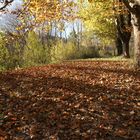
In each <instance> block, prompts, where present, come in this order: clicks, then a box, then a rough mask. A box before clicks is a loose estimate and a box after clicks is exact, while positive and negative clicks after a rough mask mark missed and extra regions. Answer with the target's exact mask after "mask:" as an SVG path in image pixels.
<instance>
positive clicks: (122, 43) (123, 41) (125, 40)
mask: <svg viewBox="0 0 140 140" xmlns="http://www.w3.org/2000/svg"><path fill="white" fill-rule="evenodd" d="M116 26H117V40H116V47H117V51H118V56H119V55H123V56H124V57H125V58H130V54H129V41H130V37H131V31H130V30H128V29H130V28H131V26H132V25H131V14H130V13H129V12H128V14H125V15H123V14H121V13H120V15H118V16H117V25H116Z"/></svg>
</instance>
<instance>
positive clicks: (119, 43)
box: [116, 37, 123, 56]
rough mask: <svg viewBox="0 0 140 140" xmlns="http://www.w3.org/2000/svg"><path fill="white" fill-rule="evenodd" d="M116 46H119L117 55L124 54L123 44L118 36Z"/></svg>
mask: <svg viewBox="0 0 140 140" xmlns="http://www.w3.org/2000/svg"><path fill="white" fill-rule="evenodd" d="M116 48H117V56H120V55H122V54H123V45H122V41H121V39H120V37H117V39H116Z"/></svg>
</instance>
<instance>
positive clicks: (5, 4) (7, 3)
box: [0, 0, 14, 11]
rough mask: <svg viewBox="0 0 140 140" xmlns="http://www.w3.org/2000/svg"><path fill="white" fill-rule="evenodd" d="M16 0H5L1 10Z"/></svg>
mask: <svg viewBox="0 0 140 140" xmlns="http://www.w3.org/2000/svg"><path fill="white" fill-rule="evenodd" d="M13 1H14V0H4V1H3V2H1V3H3V6H2V7H0V11H1V10H3V9H4V8H6V7H7V6H8V5H9V4H11V3H12V2H13Z"/></svg>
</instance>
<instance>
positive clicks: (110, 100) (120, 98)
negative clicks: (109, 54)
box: [0, 61, 140, 140]
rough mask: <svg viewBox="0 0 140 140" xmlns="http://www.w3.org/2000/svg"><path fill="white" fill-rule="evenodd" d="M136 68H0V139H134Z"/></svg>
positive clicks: (90, 64)
mask: <svg viewBox="0 0 140 140" xmlns="http://www.w3.org/2000/svg"><path fill="white" fill-rule="evenodd" d="M139 132H140V71H136V70H133V69H132V68H131V67H129V62H127V61H70V62H63V63H61V64H52V65H47V66H41V67H32V68H26V69H20V70H12V71H7V72H2V73H0V140H95V139H97V140H140V133H139Z"/></svg>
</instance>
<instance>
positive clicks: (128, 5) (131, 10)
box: [122, 0, 134, 13]
mask: <svg viewBox="0 0 140 140" xmlns="http://www.w3.org/2000/svg"><path fill="white" fill-rule="evenodd" d="M122 2H123V3H124V5H125V6H126V7H127V9H128V10H129V11H130V12H131V13H134V9H133V8H132V7H131V6H130V4H129V2H128V0H122Z"/></svg>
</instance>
